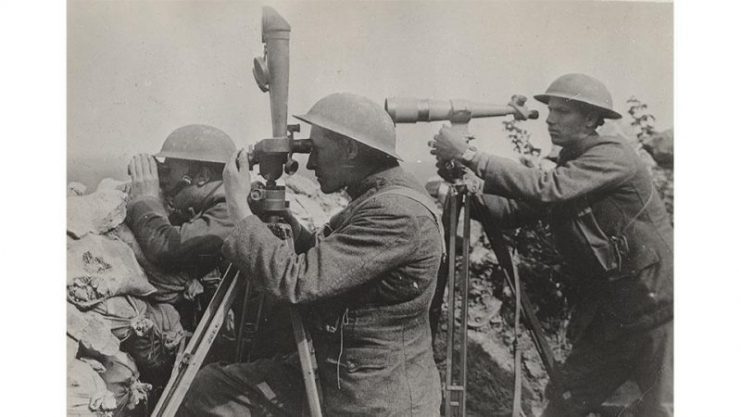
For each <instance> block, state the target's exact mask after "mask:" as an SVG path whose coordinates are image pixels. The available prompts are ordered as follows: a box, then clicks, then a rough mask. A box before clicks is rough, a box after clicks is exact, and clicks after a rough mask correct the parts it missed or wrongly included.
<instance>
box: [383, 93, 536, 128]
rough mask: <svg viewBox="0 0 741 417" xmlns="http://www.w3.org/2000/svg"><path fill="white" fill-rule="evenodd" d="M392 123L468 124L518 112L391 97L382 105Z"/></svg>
mask: <svg viewBox="0 0 741 417" xmlns="http://www.w3.org/2000/svg"><path fill="white" fill-rule="evenodd" d="M384 107H385V109H386V112H387V113H388V114H389V115H390V116H391V119H392V120H393V121H394V123H416V122H436V121H444V120H448V121H450V122H452V123H468V122H469V121H470V120H471V119H475V118H479V117H498V116H507V115H510V114H512V115H514V116H515V117H518V116H519V115H520V111H518V110H517V109H516V108H514V107H512V106H510V105H498V104H491V103H480V102H474V101H468V100H431V99H417V98H409V97H391V98H387V99H386V103H385V104H384ZM527 118H529V119H537V118H538V112H537V111H534V110H533V111H530V112H529V113H528V114H527Z"/></svg>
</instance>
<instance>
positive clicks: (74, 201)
mask: <svg viewBox="0 0 741 417" xmlns="http://www.w3.org/2000/svg"><path fill="white" fill-rule="evenodd" d="M126 199H127V195H126V193H125V192H123V191H121V190H117V189H111V188H104V189H101V190H99V191H95V192H94V193H91V194H87V195H81V196H76V195H71V196H68V197H67V233H68V234H70V235H71V236H73V237H75V238H81V237H83V236H85V235H87V234H88V233H95V234H102V233H105V232H107V231H109V230H111V229H113V228H114V227H116V226H118V225H119V224H121V223H123V221H124V220H125V219H126Z"/></svg>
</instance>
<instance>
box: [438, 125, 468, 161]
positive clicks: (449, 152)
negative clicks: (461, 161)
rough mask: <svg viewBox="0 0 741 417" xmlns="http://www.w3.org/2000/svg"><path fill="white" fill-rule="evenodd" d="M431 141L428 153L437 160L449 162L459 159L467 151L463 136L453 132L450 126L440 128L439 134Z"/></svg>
mask: <svg viewBox="0 0 741 417" xmlns="http://www.w3.org/2000/svg"><path fill="white" fill-rule="evenodd" d="M433 139H434V141H430V142H429V145H430V147H431V148H432V150H430V153H431V154H433V155H435V156H436V157H437V159H438V160H442V161H450V160H453V159H457V158H460V156H461V155H463V152H465V151H466V149H468V142H467V141H466V138H465V137H464V136H463V134H462V133H461V132H459V131H456V130H453V128H452V127H450V126H443V127H441V128H440V132H438V134H437V135H435V137H434V138H433Z"/></svg>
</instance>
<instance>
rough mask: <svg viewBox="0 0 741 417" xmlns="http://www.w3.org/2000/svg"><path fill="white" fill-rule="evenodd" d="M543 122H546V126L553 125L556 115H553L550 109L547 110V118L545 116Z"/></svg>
mask: <svg viewBox="0 0 741 417" xmlns="http://www.w3.org/2000/svg"><path fill="white" fill-rule="evenodd" d="M545 123H546V124H547V125H548V126H551V125H553V124H554V123H556V116H555V115H554V114H553V112H552V111H549V112H548V118H546V119H545Z"/></svg>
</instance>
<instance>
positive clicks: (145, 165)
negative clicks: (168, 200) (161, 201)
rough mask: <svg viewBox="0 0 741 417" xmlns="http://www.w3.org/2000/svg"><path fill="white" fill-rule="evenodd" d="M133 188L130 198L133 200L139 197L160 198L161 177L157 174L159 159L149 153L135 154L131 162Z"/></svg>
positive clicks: (130, 171) (130, 191) (130, 190)
mask: <svg viewBox="0 0 741 417" xmlns="http://www.w3.org/2000/svg"><path fill="white" fill-rule="evenodd" d="M129 175H130V176H131V188H130V189H129V198H130V199H131V200H132V201H133V200H135V199H137V198H139V197H157V198H160V178H159V175H158V174H157V161H155V160H154V158H153V157H152V156H151V155H149V154H145V153H142V154H139V155H134V157H133V158H131V161H130V162H129Z"/></svg>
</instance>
